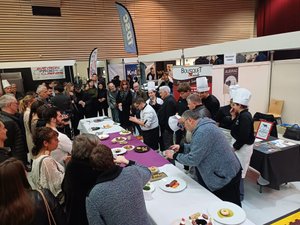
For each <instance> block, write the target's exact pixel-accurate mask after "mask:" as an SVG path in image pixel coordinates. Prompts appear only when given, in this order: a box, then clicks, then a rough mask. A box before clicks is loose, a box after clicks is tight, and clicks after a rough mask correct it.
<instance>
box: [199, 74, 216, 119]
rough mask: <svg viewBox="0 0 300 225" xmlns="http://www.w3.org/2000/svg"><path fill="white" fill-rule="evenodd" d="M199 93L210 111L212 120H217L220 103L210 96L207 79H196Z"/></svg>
mask: <svg viewBox="0 0 300 225" xmlns="http://www.w3.org/2000/svg"><path fill="white" fill-rule="evenodd" d="M196 85H197V92H198V94H199V96H200V98H201V100H202V103H203V105H205V107H206V108H207V109H208V111H209V112H210V114H211V117H212V119H214V120H215V118H216V115H217V112H218V111H219V109H220V102H219V100H218V99H217V98H216V97H215V96H214V95H210V94H209V89H210V87H209V86H208V82H207V78H206V77H198V78H197V79H196Z"/></svg>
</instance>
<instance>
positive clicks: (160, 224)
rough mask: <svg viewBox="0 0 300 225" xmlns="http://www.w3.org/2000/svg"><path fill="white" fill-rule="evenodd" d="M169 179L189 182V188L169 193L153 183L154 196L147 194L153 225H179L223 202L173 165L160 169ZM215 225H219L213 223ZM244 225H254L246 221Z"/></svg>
mask: <svg viewBox="0 0 300 225" xmlns="http://www.w3.org/2000/svg"><path fill="white" fill-rule="evenodd" d="M159 169H160V171H161V172H165V173H166V174H167V175H168V176H169V177H171V176H172V177H178V178H181V179H183V180H184V181H186V182H187V188H186V189H185V190H183V191H181V192H177V193H169V192H165V191H163V190H161V189H160V188H159V185H158V184H159V181H156V182H153V184H154V185H155V191H154V192H153V193H152V196H149V195H148V196H147V194H148V193H147V194H145V195H146V196H145V199H148V200H146V206H147V211H148V213H149V215H150V217H151V220H152V222H153V224H156V225H179V222H180V219H181V218H186V219H187V218H188V216H190V215H192V214H193V213H196V212H200V213H207V207H208V206H209V205H210V204H214V203H217V202H221V200H220V199H219V198H218V197H216V196H215V195H213V194H212V193H211V192H209V191H208V190H206V189H205V188H203V187H202V186H201V185H200V184H198V183H197V182H196V181H194V180H193V179H192V178H190V177H189V176H187V175H186V174H185V173H184V172H182V171H181V170H180V169H178V168H177V167H175V166H173V165H172V164H167V165H164V166H162V167H160V168H159ZM213 224H214V225H219V223H217V222H216V221H213ZM242 224H243V225H254V224H253V223H252V222H251V221H249V220H248V219H246V221H245V222H244V223H242Z"/></svg>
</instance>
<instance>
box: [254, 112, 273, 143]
mask: <svg viewBox="0 0 300 225" xmlns="http://www.w3.org/2000/svg"><path fill="white" fill-rule="evenodd" d="M253 120H254V121H260V120H264V121H268V122H272V123H273V126H272V129H271V132H270V136H272V137H276V138H278V133H277V121H276V119H275V118H274V116H273V115H269V114H264V113H260V112H257V113H255V114H254V116H253Z"/></svg>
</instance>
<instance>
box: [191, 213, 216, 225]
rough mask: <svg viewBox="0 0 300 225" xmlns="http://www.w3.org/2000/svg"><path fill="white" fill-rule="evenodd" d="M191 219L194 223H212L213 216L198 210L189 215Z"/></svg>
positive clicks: (208, 224)
mask: <svg viewBox="0 0 300 225" xmlns="http://www.w3.org/2000/svg"><path fill="white" fill-rule="evenodd" d="M189 220H190V222H191V224H193V225H199V224H200V225H212V222H211V218H209V217H208V215H206V214H204V213H202V214H201V213H200V212H196V213H194V214H192V215H190V216H189Z"/></svg>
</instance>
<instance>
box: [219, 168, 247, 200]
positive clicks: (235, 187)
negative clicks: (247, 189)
mask: <svg viewBox="0 0 300 225" xmlns="http://www.w3.org/2000/svg"><path fill="white" fill-rule="evenodd" d="M241 178H242V171H240V172H238V173H237V175H236V176H235V177H234V178H232V179H231V181H230V182H229V183H228V184H226V185H225V186H224V187H222V188H221V189H219V190H217V191H213V193H214V194H215V195H216V196H218V197H219V198H220V199H222V200H223V201H228V202H232V203H234V204H236V205H238V206H242V204H241V200H240V182H241Z"/></svg>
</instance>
